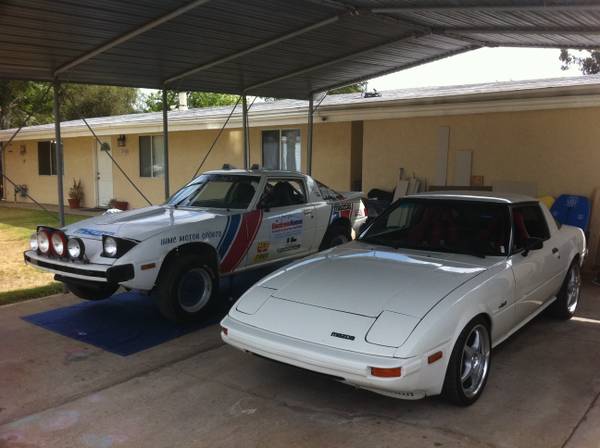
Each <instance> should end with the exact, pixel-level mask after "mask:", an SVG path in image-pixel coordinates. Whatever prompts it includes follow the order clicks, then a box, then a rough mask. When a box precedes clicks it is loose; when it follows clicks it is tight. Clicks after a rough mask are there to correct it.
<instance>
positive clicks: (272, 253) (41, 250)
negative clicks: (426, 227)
mask: <svg viewBox="0 0 600 448" xmlns="http://www.w3.org/2000/svg"><path fill="white" fill-rule="evenodd" d="M365 221H366V215H365V208H364V205H363V203H362V200H361V198H360V193H354V194H352V193H350V194H340V193H337V192H335V191H333V190H331V189H330V188H328V187H326V186H325V185H323V184H320V183H318V182H316V181H315V180H314V179H313V178H311V177H310V176H306V175H303V174H301V173H294V172H288V171H270V170H219V171H211V172H208V173H206V174H203V175H201V176H199V177H198V178H196V179H194V180H193V181H192V182H190V183H189V184H188V185H186V186H185V187H183V188H182V189H181V190H179V191H178V192H177V193H175V194H174V195H173V196H172V197H171V198H170V199H169V201H167V203H166V204H164V205H160V206H153V207H146V208H142V209H138V210H132V211H128V212H122V213H114V214H104V215H102V216H98V217H95V218H91V219H86V220H84V221H80V222H78V223H76V224H72V225H69V226H66V227H64V228H62V229H53V228H49V227H39V228H38V231H37V232H36V234H34V235H32V239H31V250H28V251H27V252H25V261H26V262H27V263H29V264H31V265H33V266H35V267H37V268H39V269H42V270H45V271H50V272H53V273H54V274H55V278H56V279H57V280H60V281H62V282H64V283H65V284H66V285H67V286H68V288H69V289H70V290H71V291H72V292H73V293H74V294H75V295H77V296H78V297H81V298H84V299H91V300H97V299H103V298H106V297H109V296H110V295H111V294H112V293H114V292H115V291H116V290H117V288H118V287H119V286H123V287H125V288H130V289H137V290H142V291H148V292H152V293H153V295H154V296H155V298H156V300H157V304H158V306H159V308H160V310H161V312H162V313H163V314H164V315H165V316H166V317H168V318H170V319H172V320H189V319H191V318H194V317H196V316H198V315H199V314H200V313H202V312H203V311H204V310H205V309H206V308H207V307H208V306H209V305H210V304H211V303H212V302H214V300H213V299H214V298H215V297H216V295H217V293H218V283H219V278H220V276H222V275H229V274H232V273H236V272H239V271H242V270H246V269H251V268H255V267H259V266H265V265H268V264H272V263H277V262H282V261H285V260H291V259H294V258H298V257H303V256H306V255H309V254H311V253H314V252H317V251H318V250H321V249H325V248H329V247H332V246H335V245H338V244H342V243H345V242H347V241H350V240H351V239H352V236H353V235H354V234H355V232H356V230H358V229H359V227H360V226H361V225H362V224H364V222H365Z"/></svg>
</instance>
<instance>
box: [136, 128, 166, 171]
mask: <svg viewBox="0 0 600 448" xmlns="http://www.w3.org/2000/svg"><path fill="white" fill-rule="evenodd" d="M164 161H165V158H164V152H163V137H162V135H144V136H141V137H140V177H159V176H162V175H163V170H164Z"/></svg>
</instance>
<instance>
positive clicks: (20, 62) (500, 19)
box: [0, 0, 600, 447]
mask: <svg viewBox="0 0 600 448" xmlns="http://www.w3.org/2000/svg"><path fill="white" fill-rule="evenodd" d="M0 24H2V26H1V27H0V36H1V38H0V39H1V41H2V42H3V46H2V48H0V55H1V62H0V77H2V78H6V79H28V80H38V81H45V82H50V83H52V85H53V86H54V94H55V116H56V141H57V142H60V140H61V139H60V131H61V129H60V96H59V95H58V92H59V89H60V84H61V83H67V82H78V83H98V84H110V85H122V86H135V87H146V88H157V89H163V94H164V95H166V91H167V90H172V91H179V90H182V91H183V90H202V91H214V92H228V93H234V94H239V95H242V98H243V99H242V103H243V106H242V107H243V111H244V115H245V117H244V120H243V123H244V126H245V128H246V130H247V126H248V105H247V102H246V96H268V97H288V98H299V99H307V100H308V101H309V102H310V107H309V114H308V116H307V121H308V123H311V121H312V112H313V110H314V108H315V105H318V103H319V101H320V97H321V95H322V92H325V91H327V90H329V89H332V88H334V87H338V86H343V85H347V84H351V83H354V82H358V81H361V80H365V79H369V78H372V77H374V76H379V75H382V74H385V73H389V72H394V71H397V70H401V69H404V68H409V67H412V66H415V65H418V64H422V63H425V62H429V61H433V60H435V59H438V58H443V57H447V56H451V55H454V54H458V53H461V52H465V51H469V50H473V49H476V48H480V47H483V46H535V47H563V46H564V47H570V48H596V47H599V46H600V5H598V4H595V3H592V2H590V1H588V2H582V1H555V2H548V1H525V2H512V1H500V0H496V1H492V0H488V1H478V2H475V1H471V2H468V1H458V0H456V1H452V0H438V1H433V0H432V1H430V2H427V3H424V2H420V1H419V2H417V1H414V2H413V1H410V2H407V1H400V0H398V1H392V0H390V1H376V0H373V1H367V0H364V1H363V0H351V1H348V2H344V3H342V2H337V1H329V0H298V1H295V2H289V1H285V0H264V1H262V0H256V1H250V2H239V1H234V0H201V1H192V2H189V1H170V2H165V1H158V0H143V1H140V2H135V3H134V2H131V3H130V2H123V1H119V0H107V1H104V2H101V3H98V2H95V1H92V0H84V1H78V2H72V1H68V0H55V1H50V0H26V1H16V0H11V1H8V2H4V3H3V4H2V5H1V6H0ZM163 103H166V101H164V102H163ZM163 117H164V122H163V123H164V124H163V126H164V137H165V142H167V137H168V112H167V110H166V108H165V109H164V110H163ZM309 129H310V127H309ZM17 132H18V131H17ZM90 132H92V133H93V128H91V127H90ZM245 134H246V135H247V133H245ZM15 135H16V134H15ZM308 142H309V143H308V146H309V154H310V153H311V151H312V144H311V143H310V142H311V138H310V133H309V139H308ZM244 145H245V150H246V154H247V152H248V141H247V137H246V141H245V143H244ZM57 149H58V150H57V164H56V166H57V167H58V174H59V175H58V176H57V182H58V186H57V188H58V193H59V194H58V197H59V198H60V199H59V200H60V201H61V203H60V210H61V211H60V213H61V217H62V216H63V210H62V209H63V204H62V197H63V185H62V176H61V169H62V163H61V158H62V154H61V145H57ZM107 149H108V148H107ZM108 150H109V149H108ZM315 150H317V151H318V148H315ZM167 155H168V144H165V156H167ZM309 160H310V156H309ZM165 161H168V157H165ZM246 161H248V157H246ZM308 167H309V168H308V171H309V172H310V162H309V165H308ZM165 169H166V173H167V175H165V195H167V196H168V195H169V191H168V185H169V184H168V166H165ZM124 174H125V173H124ZM140 194H142V195H143V192H140ZM585 294H586V295H588V296H589V297H592V298H596V297H597V295H598V294H597V292H594V291H593V290H592V289H591V288H590V287H589V286H588V287H587V288H586V291H585ZM74 304H75V305H76V303H75V301H74V300H72V299H71V298H70V297H67V296H54V297H49V298H45V299H41V300H40V301H36V302H33V301H30V302H26V303H22V304H19V305H15V306H10V307H7V308H5V309H6V312H5V313H3V314H2V315H1V316H0V329H2V330H3V331H6V334H7V335H10V337H11V339H5V340H8V341H10V343H5V344H3V345H2V346H0V359H1V360H2V362H3V365H4V366H6V372H7V373H8V374H7V375H3V376H2V377H0V446H7V447H17V446H31V445H30V442H31V441H32V440H36V441H37V440H41V441H42V442H40V443H43V444H46V445H47V444H50V445H51V446H52V445H55V446H61V445H68V443H71V446H89V447H110V446H147V445H148V440H152V444H154V445H155V446H193V445H194V446H208V445H213V446H249V445H251V446H263V445H264V444H265V443H266V444H267V445H270V446H319V445H324V446H333V445H336V446H339V445H341V444H344V445H346V446H365V445H372V446H384V445H385V446H387V445H392V444H393V445H399V446H583V445H584V444H589V446H593V444H597V440H598V436H599V433H598V425H597V424H596V421H597V419H598V418H599V416H600V407H599V406H598V403H597V401H598V395H597V392H598V377H597V373H596V372H597V370H598V369H600V357H599V356H598V351H597V341H598V337H599V333H598V331H599V328H600V326H599V325H598V323H600V321H598V320H597V316H598V315H600V311H599V307H598V305H597V303H593V302H592V301H589V302H588V303H587V304H586V306H585V307H584V308H583V310H582V317H579V318H578V320H576V321H575V320H574V321H570V322H569V323H567V324H565V325H564V326H560V325H559V326H557V325H556V324H554V323H553V322H548V321H544V320H542V321H541V322H537V323H536V324H535V326H533V328H529V329H527V332H526V333H520V334H518V335H516V337H515V338H513V339H511V340H510V341H509V342H507V344H506V345H505V346H503V347H502V348H500V349H499V351H498V356H497V358H495V360H494V362H495V363H496V365H495V366H494V369H495V375H496V376H495V378H494V379H495V383H494V385H493V387H490V389H489V391H488V393H489V395H490V401H488V402H487V405H486V403H483V402H482V403H483V405H482V406H479V407H472V408H470V409H467V410H464V411H457V410H456V409H455V408H450V407H447V406H446V405H444V404H442V403H438V402H436V401H429V402H425V403H424V402H409V403H407V402H397V401H394V400H391V399H384V398H381V397H378V396H375V395H371V394H369V393H367V392H364V391H356V390H353V389H351V388H348V387H346V386H345V385H341V384H338V383H333V382H330V381H329V380H326V379H322V378H320V377H317V376H316V375H313V374H310V373H307V372H300V373H299V372H297V371H295V370H294V369H292V368H291V367H287V366H283V367H279V368H273V367H272V365H271V364H268V363H262V362H261V361H260V360H258V359H255V358H248V357H245V355H244V354H242V353H241V352H240V353H238V352H235V353H234V354H233V355H232V354H231V353H229V352H227V351H225V350H217V349H218V348H219V344H220V341H219V335H218V332H216V331H211V329H210V328H208V329H199V330H198V331H196V332H194V333H188V334H184V335H182V336H181V337H180V338H179V339H177V340H171V341H168V342H166V343H164V344H162V345H161V347H158V348H157V349H154V350H147V351H143V352H140V353H135V354H132V355H131V356H130V357H116V356H114V355H113V354H111V353H109V352H107V351H106V350H103V349H101V348H98V347H92V346H86V345H85V344H82V343H80V342H77V340H73V339H67V338H64V337H61V336H60V335H58V334H54V333H44V332H41V331H37V330H39V329H37V328H34V329H32V328H31V326H30V325H28V324H26V323H25V322H23V319H21V317H22V316H24V315H33V314H34V313H41V312H43V311H47V310H52V309H55V308H59V307H65V308H66V307H71V306H73V305H74ZM113 306H117V305H115V304H113V303H111V304H108V305H106V312H107V314H106V317H107V319H106V321H108V320H110V319H112V318H113V317H112V316H111V312H112V314H117V313H114V311H112V310H111V307H113ZM127 317H128V316H123V317H121V319H123V320H126V319H127ZM213 330H214V328H213ZM73 331H77V328H75V329H74V330H73ZM17 347H18V348H17ZM248 366H251V367H252V368H251V369H248V368H247V367H248ZM522 372H527V373H528V375H522ZM544 372H555V373H556V372H559V373H556V375H554V376H552V375H546V376H545V375H543V373H544ZM520 374H521V375H520ZM32 385H35V387H32ZM590 391H592V392H593V396H591V395H592V394H591V393H590ZM530 395H531V396H533V397H535V399H528V398H529V396H530ZM582 415H583V417H582ZM265 434H267V435H268V439H267V440H266V442H265V439H264V436H265ZM290 440H291V442H290ZM67 441H68V442H67Z"/></svg>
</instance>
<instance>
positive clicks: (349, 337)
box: [331, 331, 356, 341]
mask: <svg viewBox="0 0 600 448" xmlns="http://www.w3.org/2000/svg"><path fill="white" fill-rule="evenodd" d="M331 336H333V337H334V338H340V339H346V340H348V341H353V340H355V339H356V337H354V336H352V335H351V334H344V333H338V332H336V331H332V332H331Z"/></svg>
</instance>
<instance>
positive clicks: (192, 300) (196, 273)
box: [155, 254, 218, 322]
mask: <svg viewBox="0 0 600 448" xmlns="http://www.w3.org/2000/svg"><path fill="white" fill-rule="evenodd" d="M217 293H218V280H217V275H216V273H215V271H214V269H213V268H212V267H211V265H210V263H209V262H208V260H207V259H206V257H202V256H198V255H195V254H188V255H182V256H179V257H177V258H175V259H174V260H173V261H172V262H171V264H170V265H169V266H168V269H167V271H166V272H165V274H164V275H162V276H161V278H160V279H159V283H158V285H157V291H156V295H155V297H156V302H157V305H158V308H159V310H160V312H161V313H162V314H163V316H165V317H166V318H167V319H170V320H172V321H175V322H187V321H191V320H195V319H197V318H198V317H200V316H202V315H203V314H205V313H206V311H207V310H208V309H209V308H210V306H211V305H212V303H213V302H214V298H215V297H216V295H217Z"/></svg>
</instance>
